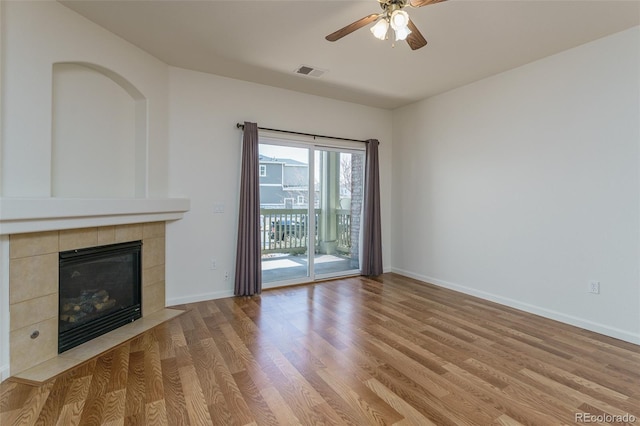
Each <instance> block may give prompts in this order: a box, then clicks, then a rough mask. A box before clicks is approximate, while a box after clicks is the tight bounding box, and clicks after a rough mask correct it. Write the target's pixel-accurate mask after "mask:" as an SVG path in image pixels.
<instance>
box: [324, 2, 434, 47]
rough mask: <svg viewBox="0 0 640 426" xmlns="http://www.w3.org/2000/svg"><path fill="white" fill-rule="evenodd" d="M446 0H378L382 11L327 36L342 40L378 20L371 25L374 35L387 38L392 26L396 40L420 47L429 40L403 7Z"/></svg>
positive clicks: (327, 37)
mask: <svg viewBox="0 0 640 426" xmlns="http://www.w3.org/2000/svg"><path fill="white" fill-rule="evenodd" d="M442 1H446V0H378V3H380V7H381V8H382V13H373V14H371V15H368V16H365V17H364V18H362V19H359V20H357V21H355V22H352V23H351V24H349V25H347V26H346V27H344V28H341V29H339V30H338V31H336V32H334V33H331V34H329V35H328V36H326V37H325V38H326V39H327V40H329V41H336V40H340V39H341V38H342V37H344V36H346V35H348V34H351V33H352V32H354V31H355V30H357V29H360V28H362V27H364V26H365V25H368V24H370V23H372V22H376V21H378V22H377V23H376V24H375V25H373V26H372V27H371V32H372V33H373V35H374V37H376V38H378V39H380V40H386V39H387V34H388V32H389V27H391V28H392V29H393V31H394V33H395V40H396V41H398V40H406V41H407V43H408V44H409V47H411V50H416V49H420V48H421V47H423V46H426V44H427V40H425V38H424V37H423V36H422V34H421V33H420V31H418V28H416V26H415V24H414V23H413V22H412V21H411V19H410V18H409V14H408V13H407V12H406V11H404V10H403V9H404V8H405V7H407V6H411V7H422V6H427V5H430V4H434V3H440V2H442Z"/></svg>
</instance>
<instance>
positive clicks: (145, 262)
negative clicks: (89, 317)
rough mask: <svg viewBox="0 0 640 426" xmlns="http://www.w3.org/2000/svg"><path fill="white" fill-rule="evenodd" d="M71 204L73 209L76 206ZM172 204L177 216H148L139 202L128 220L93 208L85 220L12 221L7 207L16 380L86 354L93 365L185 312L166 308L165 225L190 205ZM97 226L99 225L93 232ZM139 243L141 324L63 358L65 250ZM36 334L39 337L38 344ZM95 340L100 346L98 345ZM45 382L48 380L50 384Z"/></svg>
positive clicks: (159, 213)
mask: <svg viewBox="0 0 640 426" xmlns="http://www.w3.org/2000/svg"><path fill="white" fill-rule="evenodd" d="M1 202H2V199H0V203H1ZM67 204H68V205H71V206H74V205H75V201H73V202H71V203H70V204H69V203H67ZM164 204H165V205H166V204H167V203H164ZM169 204H170V205H172V208H171V210H175V211H172V212H167V211H146V210H149V209H148V204H145V205H146V206H147V207H144V208H140V207H139V206H140V205H141V204H140V203H139V202H133V203H125V204H124V205H126V206H131V205H133V206H134V207H133V208H132V209H129V210H128V211H126V212H125V213H126V214H122V213H123V209H122V208H120V209H116V210H113V211H110V212H108V213H101V212H99V211H98V209H97V208H95V207H94V209H95V212H91V211H89V214H87V212H86V210H87V209H85V212H84V213H83V214H81V215H78V216H77V217H70V216H73V215H67V214H64V213H61V212H59V213H58V214H52V212H51V209H49V211H48V214H47V215H46V217H45V216H44V215H43V217H40V218H35V219H33V218H31V219H25V220H17V221H16V220H12V219H10V217H11V214H10V213H11V210H10V209H7V208H5V209H4V210H2V209H0V213H2V214H3V215H2V216H1V217H2V219H3V221H1V222H0V226H1V227H2V229H0V231H3V232H1V233H0V234H4V235H2V238H3V240H4V244H5V250H4V251H5V253H3V255H4V257H5V260H4V264H5V265H7V266H8V274H7V273H6V272H5V274H4V275H5V278H4V279H5V281H6V280H7V278H8V299H9V300H8V311H9V327H8V342H7V343H8V344H9V348H10V351H9V353H10V354H9V369H10V374H11V376H12V377H15V378H18V379H20V376H23V375H25V374H24V373H25V372H26V373H28V372H30V371H33V370H37V369H38V368H39V367H41V366H45V365H53V366H54V370H55V369H56V368H57V369H58V370H59V371H60V372H62V371H64V370H65V369H67V368H70V367H72V366H73V365H76V364H79V363H81V358H82V356H85V355H87V354H88V356H89V358H88V359H90V355H91V354H92V353H94V355H97V354H99V353H101V352H104V350H106V349H109V347H108V346H109V344H110V343H111V346H112V347H113V346H117V344H118V342H119V341H120V342H122V341H125V340H126V336H127V333H130V332H131V330H133V333H134V335H133V336H131V337H134V336H135V334H137V333H140V332H142V331H144V329H148V328H150V327H152V326H153V325H157V324H159V323H160V322H162V321H164V320H167V319H170V318H172V317H173V316H175V315H177V314H179V313H180V311H175V310H171V309H165V228H166V220H174V219H180V218H181V217H182V214H183V213H184V211H187V210H188V204H189V203H188V200H178V202H172V203H169ZM58 205H60V204H58ZM176 206H178V208H175V209H174V208H173V207H176ZM54 207H55V204H54ZM162 209H164V210H168V209H167V208H166V207H162V208H161V209H158V210H162ZM54 210H55V209H54ZM63 210H64V209H63ZM88 210H91V208H89V209H88ZM124 210H126V208H125V209H124ZM151 210H153V209H151ZM102 211H103V212H104V210H102ZM36 214H37V213H34V215H36ZM61 222H63V226H61ZM121 222H124V223H121ZM127 222H134V223H127ZM92 223H95V224H97V226H89V225H91V224H92ZM76 226H77V227H76ZM58 227H59V228H60V229H55V228H58ZM52 228H53V229H52ZM8 230H9V231H8ZM137 240H142V318H141V319H140V320H137V321H135V322H133V323H131V324H127V325H125V326H124V327H121V328H120V329H117V330H114V331H112V332H111V333H108V334H106V335H103V336H100V337H98V338H96V339H94V340H92V341H90V342H87V343H85V344H83V345H81V346H79V347H77V348H74V349H71V350H70V351H67V352H64V353H63V354H60V355H58V291H59V289H58V256H59V252H61V251H66V250H73V249H80V248H85V247H92V246H99V245H106V244H115V243H121V242H128V241H137ZM0 253H2V251H0ZM7 258H8V259H7ZM5 286H6V283H5ZM2 303H5V304H6V301H4V302H2ZM5 306H6V305H5ZM3 309H5V308H3ZM125 329H128V330H125ZM36 331H37V334H38V336H37V337H36V338H33V334H34V332H36ZM125 332H127V333H125ZM5 339H6V337H5ZM94 341H95V342H96V344H93V345H92V343H94ZM2 343H5V342H2ZM105 343H106V344H107V347H105ZM83 354H84V355H83ZM78 355H80V356H79V357H78ZM26 376H27V377H28V375H26ZM46 376H47V374H46V373H44V374H42V377H43V378H46ZM36 377H37V374H36ZM26 380H29V379H28V378H27V379H26Z"/></svg>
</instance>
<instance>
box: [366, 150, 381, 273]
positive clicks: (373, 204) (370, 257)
mask: <svg viewBox="0 0 640 426" xmlns="http://www.w3.org/2000/svg"><path fill="white" fill-rule="evenodd" d="M378 144H379V142H378V140H377V139H369V140H368V141H367V155H366V159H365V166H364V200H363V207H362V275H368V276H376V275H380V274H382V226H381V219H380V171H379V168H380V166H379V160H378Z"/></svg>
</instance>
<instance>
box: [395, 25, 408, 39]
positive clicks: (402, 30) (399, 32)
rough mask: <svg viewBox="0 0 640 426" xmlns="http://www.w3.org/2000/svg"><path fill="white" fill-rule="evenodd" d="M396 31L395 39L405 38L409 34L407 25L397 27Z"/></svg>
mask: <svg viewBox="0 0 640 426" xmlns="http://www.w3.org/2000/svg"><path fill="white" fill-rule="evenodd" d="M395 32H396V41H399V40H406V39H407V37H408V36H409V34H411V30H410V29H409V28H407V27H403V28H398V29H397V30H395Z"/></svg>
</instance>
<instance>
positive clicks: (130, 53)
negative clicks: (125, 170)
mask: <svg viewBox="0 0 640 426" xmlns="http://www.w3.org/2000/svg"><path fill="white" fill-rule="evenodd" d="M0 19H1V22H2V25H1V26H0V41H1V43H2V45H1V46H2V55H1V58H2V59H1V60H2V62H0V67H1V68H0V87H2V90H1V91H0V104H1V105H2V109H1V110H0V114H1V123H2V127H1V129H0V195H1V196H2V197H45V198H46V197H49V196H50V195H51V186H52V180H51V178H52V176H51V172H52V168H51V162H52V156H51V153H52V150H51V143H52V89H53V87H52V73H53V65H54V64H55V63H60V62H81V63H88V64H92V65H97V66H98V67H99V68H104V69H106V70H110V71H113V72H114V73H116V74H118V75H119V76H121V77H122V78H124V79H125V80H126V81H127V82H129V83H130V84H132V85H133V86H135V87H136V88H137V89H138V90H139V91H140V92H141V93H142V95H143V96H144V98H145V99H146V107H147V114H148V116H147V118H146V120H145V123H144V124H145V126H146V127H147V129H146V130H147V133H146V135H147V138H148V139H147V141H145V142H146V152H145V153H142V154H143V155H145V156H147V157H148V158H147V160H146V161H145V163H146V167H145V169H148V170H145V172H147V176H146V178H145V181H146V183H147V188H146V191H145V192H146V195H147V196H148V197H163V196H164V197H166V194H167V190H168V184H167V179H168V178H167V168H168V166H167V164H168V130H167V122H168V94H167V93H168V66H167V65H166V64H164V63H162V62H160V61H159V60H157V59H156V58H154V57H152V56H150V55H148V54H146V53H144V52H143V51H141V50H140V49H138V48H136V47H135V46H133V45H131V44H129V43H127V42H125V41H123V40H122V39H120V38H119V37H117V36H115V35H114V34H112V33H110V32H108V31H106V30H104V29H102V28H100V27H98V26H97V25H95V24H94V23H92V22H90V21H89V20H87V19H85V18H83V17H81V16H80V15H78V14H76V13H75V12H72V11H71V10H69V9H67V8H66V7H64V6H62V5H61V4H60V3H57V2H54V1H38V2H18V1H16V2H6V1H0ZM137 131H138V129H136V132H137ZM137 134H138V133H137ZM136 149H137V147H136ZM138 154H139V153H138V152H137V153H136V155H138ZM78 161H82V158H78ZM116 172H117V171H116ZM136 179H137V181H139V180H140V179H139V178H138V177H136ZM85 184H86V185H87V187H90V185H91V182H90V181H85ZM2 197H0V203H2V202H3V199H2ZM7 246H8V240H7V237H6V236H2V237H0V319H1V323H0V378H5V377H6V374H8V365H9V355H8V354H9V352H8V342H9V323H8V308H9V300H8V290H7V289H8V267H7V265H8V261H7V259H8V256H9V254H8V250H7Z"/></svg>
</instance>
